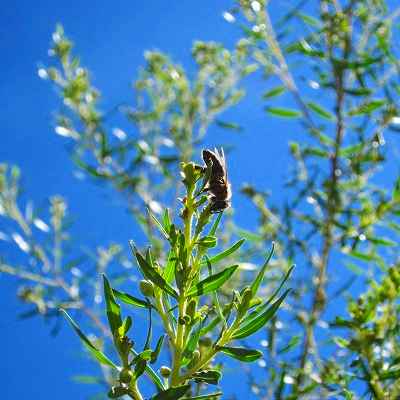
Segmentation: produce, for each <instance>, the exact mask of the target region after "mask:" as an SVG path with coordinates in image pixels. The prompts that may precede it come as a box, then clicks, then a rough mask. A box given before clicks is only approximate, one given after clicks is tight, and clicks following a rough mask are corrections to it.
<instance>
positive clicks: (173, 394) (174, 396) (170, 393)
mask: <svg viewBox="0 0 400 400" xmlns="http://www.w3.org/2000/svg"><path fill="white" fill-rule="evenodd" d="M189 387H190V385H183V386H178V387H172V388H169V389H167V390H164V391H163V392H160V393H158V394H157V395H155V396H153V397H152V398H151V400H179V399H181V398H182V397H183V396H184V395H185V394H186V392H187V391H188V390H189Z"/></svg>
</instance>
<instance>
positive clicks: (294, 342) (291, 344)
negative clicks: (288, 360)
mask: <svg viewBox="0 0 400 400" xmlns="http://www.w3.org/2000/svg"><path fill="white" fill-rule="evenodd" d="M300 342H301V336H299V335H296V336H293V337H292V338H291V339H290V340H289V343H288V344H287V345H286V346H285V347H283V348H282V349H280V350H279V351H278V354H284V353H287V352H288V351H290V350H291V349H293V348H295V347H296V346H297V345H298V344H299V343H300Z"/></svg>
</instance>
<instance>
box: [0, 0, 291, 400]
mask: <svg viewBox="0 0 400 400" xmlns="http://www.w3.org/2000/svg"><path fill="white" fill-rule="evenodd" d="M1 3H2V4H1V11H0V54H1V58H2V62H1V65H0V72H1V75H0V76H1V78H0V127H1V145H0V162H7V163H11V164H16V165H18V166H19V167H20V168H21V169H22V173H23V179H22V186H23V189H24V193H25V195H24V196H25V198H30V199H32V200H33V201H34V202H35V204H36V205H38V206H39V207H41V206H43V207H45V206H46V204H47V203H46V199H47V198H48V197H49V196H51V195H53V194H61V195H63V196H64V197H65V198H66V199H67V201H68V203H69V210H70V214H71V216H72V218H73V221H74V226H73V228H72V233H73V235H74V237H75V242H76V243H84V244H85V245H86V246H88V247H92V248H95V247H96V246H98V245H105V244H107V243H110V242H111V241H116V242H119V243H123V244H126V243H127V242H128V240H129V239H131V238H133V237H134V236H135V234H136V232H137V228H136V227H135V226H134V225H133V223H132V220H131V219H130V218H127V215H126V212H125V210H124V208H123V207H121V206H120V204H119V203H118V202H117V201H114V200H113V199H111V198H110V196H109V195H108V191H107V190H106V189H104V188H102V187H101V186H98V185H94V184H93V183H92V182H90V181H89V180H85V181H79V180H77V179H76V178H75V177H74V174H73V171H74V168H73V165H72V163H71V161H70V158H69V155H68V152H67V150H66V141H65V139H64V138H61V137H59V136H57V135H56V134H55V133H54V112H55V111H56V110H57V109H58V107H59V106H60V101H59V97H58V96H57V94H56V92H55V90H54V89H53V87H52V85H51V84H50V83H49V82H48V81H43V80H41V79H40V78H39V77H38V74H37V70H38V68H39V67H40V66H41V65H43V64H44V65H46V64H48V63H49V60H48V56H47V50H48V48H49V45H50V41H51V34H52V32H53V31H54V29H55V26H56V24H57V23H62V25H63V26H64V29H65V32H66V34H67V36H68V37H70V38H71V39H72V40H73V41H74V43H75V46H76V47H75V50H74V52H75V54H78V55H79V56H80V59H81V62H82V64H83V65H84V66H85V67H87V68H88V69H89V70H90V71H91V76H92V81H93V84H94V86H96V87H97V88H98V89H99V90H100V91H101V92H102V95H103V99H104V100H103V102H102V103H101V106H102V108H103V109H104V110H107V109H109V108H111V107H112V106H114V105H115V104H118V103H120V102H121V101H127V102H130V101H132V100H133V92H132V89H131V83H132V81H133V80H134V79H135V78H136V76H137V70H138V68H139V67H140V66H141V65H143V52H144V51H145V50H146V49H159V50H162V51H164V52H166V53H167V54H169V55H170V56H171V57H172V58H173V59H174V60H175V61H178V62H179V63H181V64H182V65H183V66H188V68H189V71H190V68H191V66H192V64H191V62H190V48H191V45H192V42H193V41H194V40H195V39H200V40H215V41H220V42H222V43H224V44H225V45H226V46H227V47H232V45H233V44H234V43H235V41H236V40H237V38H238V37H239V31H238V29H237V28H236V27H234V26H232V25H230V24H228V23H227V22H226V21H224V19H223V18H222V13H223V12H224V11H225V10H226V9H228V8H229V7H230V6H231V5H232V2H231V1H225V0H219V1H203V2H198V1H193V0H190V1H189V0H187V1H164V0H146V1H123V0H119V1H116V2H111V1H97V2H94V1H84V2H82V1H77V0H70V1H68V2H67V1H58V2H54V1H43V0H37V1H35V2H32V1H28V0H26V1H22V0H15V1H13V2H4V1H3V2H1ZM288 4H290V2H283V1H282V8H281V11H282V12H284V10H285V9H287V7H288ZM274 8H276V7H273V9H274ZM273 16H274V15H273ZM246 85H247V86H246V89H247V91H248V96H247V97H246V99H245V100H244V101H243V102H241V103H240V105H239V106H238V107H235V108H234V109H233V110H231V111H229V112H228V113H226V115H224V119H226V120H229V121H233V122H240V124H241V125H242V126H243V128H244V129H243V132H241V133H230V134H227V133H226V132H222V131H221V129H220V128H212V129H211V131H210V132H209V134H208V139H207V140H208V142H209V144H210V145H218V144H220V143H224V142H225V143H226V142H228V143H229V144H230V145H232V146H233V151H232V153H231V154H230V155H229V160H228V161H229V173H230V179H231V181H232V184H233V187H234V190H235V192H234V193H237V192H236V191H237V188H238V187H239V186H240V185H241V184H242V183H243V182H249V183H252V184H255V185H257V186H258V187H259V188H269V189H270V190H272V193H273V198H274V200H275V201H279V200H280V199H282V200H283V197H282V196H281V194H280V193H281V192H280V191H281V188H282V185H283V182H284V176H285V174H286V172H287V165H288V156H287V142H288V139H289V138H290V137H292V138H293V137H296V135H297V134H298V133H299V132H298V131H299V127H298V126H297V125H295V124H294V123H292V122H290V121H288V122H286V125H283V124H282V121H280V120H275V119H269V120H267V118H266V117H265V113H264V112H263V111H262V107H261V103H260V100H259V99H260V95H261V93H262V92H263V91H265V90H266V89H267V88H266V87H265V86H264V85H265V82H264V81H263V80H262V79H261V78H260V77H258V78H255V79H252V81H251V82H249V83H247V84H246ZM283 126H285V129H283V128H282V127H283ZM234 205H235V206H236V207H238V205H239V206H241V210H240V211H238V212H237V221H238V222H239V224H242V225H244V226H245V227H246V228H247V229H250V230H251V228H252V227H254V226H255V214H254V211H253V209H252V207H250V205H249V203H247V202H242V200H241V199H240V197H239V196H237V197H234ZM88 227H90V229H89V228H88ZM0 230H1V226H0ZM3 249H5V246H4V245H3V244H1V243H0V251H3ZM0 254H1V253H0ZM16 289H17V282H16V280H15V279H13V278H11V277H8V276H3V275H0V293H1V295H0V296H1V297H0V301H1V305H2V312H1V318H0V354H1V356H2V362H1V364H0V384H1V388H2V390H1V392H2V395H1V396H2V398H3V399H5V400H9V399H19V400H25V399H26V400H28V399H29V400H33V399H34V400H36V399H38V400H39V399H40V400H47V399H52V400H53V399H58V400H63V399H85V398H86V395H89V394H94V393H96V391H97V389H94V388H93V387H90V386H82V385H77V384H73V383H72V381H71V377H72V376H73V375H79V374H82V375H86V374H89V373H90V372H93V371H96V368H95V367H94V366H93V364H92V363H89V362H86V361H85V360H83V359H82V357H81V353H80V344H79V341H78V339H77V338H76V337H75V334H74V333H73V332H72V331H71V330H70V329H69V328H68V329H62V330H61V332H60V333H59V335H58V336H57V337H55V338H52V337H50V335H49V330H50V327H49V326H46V325H45V324H44V323H43V320H42V319H40V318H33V319H28V320H24V321H21V320H19V319H18V316H17V315H18V313H21V312H22V311H24V310H26V307H24V306H22V305H21V304H20V303H19V301H18V300H17V298H16ZM237 365H238V364H237ZM237 365H236V366H237ZM224 386H225V388H227V393H232V392H235V393H236V394H237V395H238V397H239V398H247V397H246V395H245V394H244V393H247V386H246V384H245V382H244V380H241V381H240V382H238V380H237V379H236V380H232V375H231V374H229V371H228V375H227V377H226V378H225V380H224ZM241 395H242V396H245V397H242V396H241Z"/></svg>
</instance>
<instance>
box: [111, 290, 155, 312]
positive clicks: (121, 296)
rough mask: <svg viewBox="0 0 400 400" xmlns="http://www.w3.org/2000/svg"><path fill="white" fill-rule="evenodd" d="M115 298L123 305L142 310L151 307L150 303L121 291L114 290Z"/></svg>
mask: <svg viewBox="0 0 400 400" xmlns="http://www.w3.org/2000/svg"><path fill="white" fill-rule="evenodd" d="M113 293H114V296H115V297H116V298H117V299H118V300H121V301H122V302H123V303H125V304H128V305H129V306H135V307H140V308H147V307H149V303H147V302H146V301H144V300H141V299H138V298H137V297H134V296H132V295H130V294H128V293H124V292H120V291H119V290H116V289H113Z"/></svg>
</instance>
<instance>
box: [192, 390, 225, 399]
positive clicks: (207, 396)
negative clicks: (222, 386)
mask: <svg viewBox="0 0 400 400" xmlns="http://www.w3.org/2000/svg"><path fill="white" fill-rule="evenodd" d="M219 396H222V392H215V393H210V394H202V395H200V396H194V397H185V399H187V400H212V399H216V398H217V397H219Z"/></svg>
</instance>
